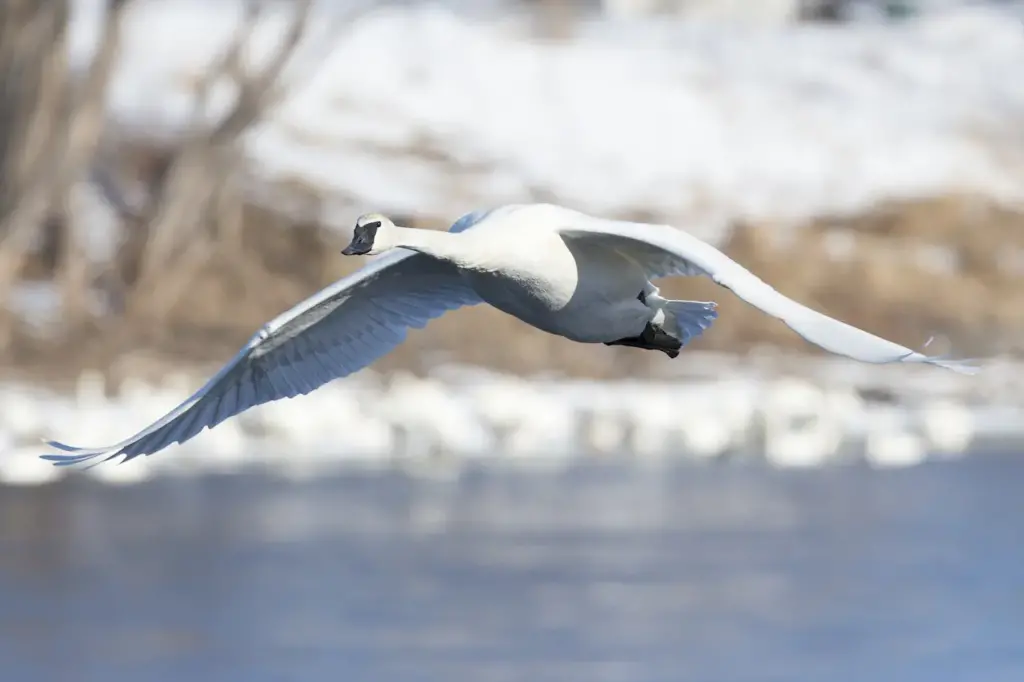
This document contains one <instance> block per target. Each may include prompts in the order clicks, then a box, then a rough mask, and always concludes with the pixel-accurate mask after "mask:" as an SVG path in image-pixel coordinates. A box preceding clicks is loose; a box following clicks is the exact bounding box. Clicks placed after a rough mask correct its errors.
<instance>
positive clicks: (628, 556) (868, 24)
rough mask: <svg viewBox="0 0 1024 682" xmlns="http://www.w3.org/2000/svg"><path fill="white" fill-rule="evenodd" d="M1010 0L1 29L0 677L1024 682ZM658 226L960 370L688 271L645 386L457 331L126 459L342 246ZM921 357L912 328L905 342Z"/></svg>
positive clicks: (334, 274)
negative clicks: (117, 458) (66, 457)
mask: <svg viewBox="0 0 1024 682" xmlns="http://www.w3.org/2000/svg"><path fill="white" fill-rule="evenodd" d="M1022 19H1024V2H1017V1H1015V0H1002V1H997V0H989V1H987V2H985V1H982V0H977V1H974V2H968V1H966V0H447V1H435V2H426V1H415V0H408V1H406V2H401V3H396V2H390V3H386V2H373V1H371V0H317V1H316V2H309V1H307V0H290V1H285V0H281V1H280V2H269V1H264V2H241V1H239V0H5V2H4V3H3V5H2V7H0V82H2V89H3V90H2V91H3V96H2V97H0V175H2V180H0V296H2V303H3V305H0V371H2V375H0V669H2V670H3V673H2V675H0V677H2V678H3V679H4V680H5V681H6V680H11V681H12V682H21V681H33V682H34V681H35V680H47V681H49V680H68V681H74V682H78V681H86V680H103V681H104V682H121V681H127V680H131V681H132V682H142V681H147V680H153V681H155V682H164V681H167V682H170V681H172V680H173V681H177V680H180V679H182V678H184V677H189V678H195V679H217V680H246V682H255V681H260V680H268V681H269V680H290V679H319V678H323V677H330V678H336V677H341V678H343V679H349V680H375V681H380V682H391V681H396V682H398V681H403V682H404V681H407V680H408V681H420V680H422V681H430V682H433V681H435V680H436V681H443V682H455V681H460V680H473V681H474V682H484V681H495V682H498V681H504V680H510V681H511V680H529V681H531V682H545V681H548V680H550V681H552V682H555V681H558V682H562V681H565V682H574V681H576V680H579V681H586V682H603V681H609V682H612V681H615V682H617V681H620V680H621V681H623V682H654V681H666V682H686V681H689V680H718V681H722V682H733V681H735V682H747V681H749V682H767V681H780V682H802V681H805V680H806V681H815V682H817V681H819V680H825V679H827V680H840V681H847V680H848V681H850V682H861V681H862V680H865V679H880V680H899V681H900V682H918V681H920V682H925V681H927V682H946V681H949V682H953V681H959V680H985V682H1001V681H1004V680H1005V681H1008V682H1009V681H1013V682H1017V681H1019V680H1021V679H1024V545H1022V543H1021V538H1022V537H1024V536H1022V535H1021V530H1020V521H1019V520H1020V519H1021V518H1024V495H1022V494H1021V493H1022V491H1024V459H1022V457H1021V456H1020V455H1021V451H1022V448H1021V444H1022V443H1024V388H1022V386H1024V365H1022V364H1021V362H1020V356H1021V351H1022V350H1024V281H1022V277H1024V204H1022V198H1024V132H1022V131H1024V80H1022V79H1021V77H1020V75H1019V74H1020V72H1021V65H1022V64H1024V23H1022ZM524 201H525V202H534V201H552V202H557V203H561V204H565V205H569V206H572V207H574V208H578V209H582V210H584V211H588V212H591V213H594V214H599V215H603V216H610V217H622V218H629V219H639V220H645V221H658V222H667V223H671V224H672V225H675V226H677V227H679V228H681V229H685V230H687V231H689V232H691V233H693V234H695V235H697V236H699V237H701V238H703V239H706V240H708V241H710V242H712V243H714V244H715V245H717V246H718V247H719V248H721V249H723V250H724V251H726V252H727V253H728V254H730V255H731V256H733V257H734V258H736V259H737V260H739V261H740V262H741V263H742V264H744V265H746V266H747V267H749V268H750V269H752V270H753V271H754V272H755V273H756V274H758V275H759V276H761V277H762V278H764V279H766V280H767V281H768V282H770V283H771V284H773V285H774V286H775V287H776V288H778V289H779V290H781V291H782V292H783V293H785V294H787V295H790V296H792V297H794V298H797V299H798V300H800V301H802V302H804V303H807V304H809V305H812V306H814V307H816V308H818V309H821V310H823V311H825V312H828V313H830V314H832V315H835V316H837V317H840V318H842V319H844V320H846V321H848V322H851V323H853V324H856V325H859V326H862V327H864V328H867V329H869V330H871V331H873V332H876V333H879V334H882V335H884V336H887V337H888V338H891V339H893V340H896V341H899V342H901V343H903V344H905V345H908V346H911V347H913V348H921V347H923V346H924V345H925V344H926V343H928V349H929V352H931V353H949V354H953V355H956V356H961V357H962V356H967V357H978V358H981V359H982V361H983V365H984V369H983V371H982V373H981V374H980V375H978V376H974V377H965V376H961V375H956V374H953V373H950V372H944V371H942V370H939V369H937V368H934V367H909V366H907V367H903V366H883V367H876V366H869V365H858V364H853V363H848V362H845V361H840V360H838V359H836V358H834V357H831V356H827V355H824V354H822V353H820V352H817V351H816V349H812V348H810V347H809V346H807V344H805V343H804V342H803V341H802V340H801V339H799V338H798V337H796V336H795V335H794V334H793V333H792V332H790V331H789V330H788V329H787V328H786V327H784V326H783V325H782V324H781V323H778V322H776V321H775V320H773V319H770V318H768V317H766V316H765V315H763V314H761V313H760V312H758V311H757V310H754V309H752V308H750V307H748V306H746V305H744V304H742V303H739V302H738V301H737V300H736V299H735V298H734V297H733V296H732V295H731V294H730V293H729V292H727V291H725V290H724V289H719V288H717V287H716V286H715V285H714V284H713V283H711V282H708V281H682V280H681V281H676V282H672V283H666V285H665V287H664V288H665V289H666V290H667V291H668V292H669V293H671V294H674V295H676V297H682V298H691V299H700V300H716V301H719V302H720V304H721V308H720V312H721V316H720V318H719V319H718V320H717V321H716V323H715V325H714V326H713V327H712V328H711V329H710V330H709V331H708V332H706V333H705V334H704V335H703V337H701V338H700V339H698V340H697V341H696V342H695V343H693V344H692V346H691V347H689V348H688V349H687V350H686V351H685V352H684V353H683V354H682V355H680V357H679V358H678V359H676V360H671V361H670V360H668V359H667V358H666V357H664V356H662V355H661V354H656V353H648V352H642V351H637V350H634V349H629V348H621V347H619V348H609V347H604V346H593V347H591V346H581V345H578V344H571V343H569V342H566V341H564V340H561V339H557V338H554V337H550V336H547V335H545V334H543V333H541V332H538V331H535V330H532V329H528V328H526V327H525V326H524V325H522V324H520V323H518V322H517V321H515V320H512V319H510V318H507V317H505V316H503V315H502V314H500V313H498V312H496V311H494V310H491V309H486V308H483V307H480V308H479V309H477V308H473V309H468V310H460V311H456V312H455V313H451V314H449V315H448V316H446V317H444V318H442V319H440V320H438V321H436V322H434V323H432V324H431V325H430V326H429V327H428V328H426V329H424V330H419V331H415V332H412V333H410V335H409V339H408V341H407V342H406V343H405V344H404V345H403V346H402V347H401V348H399V349H398V351H397V352H395V353H394V354H392V355H390V356H388V357H387V358H385V359H384V360H383V361H381V362H379V363H378V364H377V365H375V366H374V367H372V368H370V369H368V370H365V371H363V372H360V373H359V374H357V375H355V376H353V377H350V378H347V379H345V380H344V381H339V382H336V383H334V384H331V385H328V386H326V387H324V388H323V389H321V390H319V391H317V392H316V393H313V394H311V395H309V396H305V397H302V398H298V399H295V400H288V401H283V402H281V403H274V404H270V405H266V406H262V407H260V408H256V409H253V410H251V411H249V412H247V413H245V414H243V415H242V416H240V417H239V418H236V419H234V420H232V421H229V422H227V423H224V424H221V425H220V426H218V427H217V428H216V429H214V430H212V431H208V432H204V433H203V434H201V435H200V436H198V437H196V438H195V439H193V440H192V441H189V442H188V443H186V444H185V445H183V446H172V447H171V448H168V449H167V450H166V451H164V452H161V453H159V454H158V455H156V456H154V457H148V458H139V459H137V460H133V461H132V462H130V463H127V464H124V465H116V466H115V465H113V464H108V465H103V466H100V467H97V468H95V469H91V470H88V471H84V472H71V473H68V472H67V471H66V470H60V469H55V468H53V467H51V466H50V465H49V464H47V463H45V462H42V461H41V460H39V459H38V456H39V455H41V454H45V453H46V452H47V451H46V450H45V448H43V446H42V445H40V443H39V439H40V437H42V436H48V437H56V438H60V439H62V440H66V441H68V442H71V443H76V444H82V445H101V444H103V443H110V442H115V441H118V440H120V439H122V438H124V437H126V436H128V435H130V434H131V433H134V432H135V431H136V430H138V429H139V428H141V427H143V426H145V425H146V424H148V423H150V422H151V421H152V420H154V419H155V418H157V417H159V416H160V415H162V414H163V413H164V412H166V411H167V410H169V409H170V408H172V407H173V406H175V405H177V404H178V403H179V402H180V401H182V400H183V399H185V398H186V397H187V396H188V395H189V394H190V393H191V392H192V391H193V390H194V389H195V388H197V387H198V386H199V385H201V383H202V382H203V381H204V380H205V379H206V378H207V377H208V376H209V375H210V374H211V373H212V372H214V371H215V370H216V369H217V367H219V366H220V364H221V363H223V362H225V361H226V360H227V359H228V358H230V357H231V356H232V355H233V354H234V353H235V351H236V350H237V348H238V347H239V346H240V345H241V344H242V343H244V342H245V341H246V340H247V339H248V338H249V336H250V335H251V334H252V333H253V332H254V331H255V330H256V329H257V328H258V327H259V326H260V325H262V324H263V323H264V322H265V321H267V320H269V319H270V318H272V317H274V316H276V315H277V314H278V313H280V312H282V311H283V310H285V309H286V308H288V307H290V306H292V305H294V304H295V303H297V302H298V301H300V300H302V299H303V298H304V297H306V296H308V295H309V294H311V293H313V292H314V291H316V290H318V289H319V288H321V287H322V286H324V285H325V284H327V283H328V282H331V281H333V280H334V279H337V278H338V277H340V276H343V275H344V274H346V273H348V272H351V271H352V270H354V269H355V268H357V267H359V266H361V265H362V264H363V259H352V258H348V259H346V258H342V257H341V256H340V255H339V253H338V251H339V250H340V249H341V248H342V247H343V246H344V245H345V244H347V243H348V239H349V236H350V227H351V225H352V224H353V222H354V220H355V218H356V216H358V215H359V214H360V213H363V212H365V211H370V210H373V211H381V212H384V213H386V214H388V215H390V216H392V217H394V218H395V219H396V221H397V222H401V223H404V224H409V225H415V226H419V227H424V228H435V229H445V228H446V227H447V226H448V225H449V224H450V223H451V222H453V221H454V220H455V219H456V218H458V217H459V216H461V215H462V214H464V213H466V212H468V211H470V210H474V209H477V208H485V207H490V206H495V205H500V204H504V203H510V202H524ZM929 340H930V342H929Z"/></svg>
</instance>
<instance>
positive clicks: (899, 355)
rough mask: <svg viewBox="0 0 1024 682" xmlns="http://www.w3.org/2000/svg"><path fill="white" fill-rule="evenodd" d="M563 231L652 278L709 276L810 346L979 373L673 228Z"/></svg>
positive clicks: (582, 224)
mask: <svg viewBox="0 0 1024 682" xmlns="http://www.w3.org/2000/svg"><path fill="white" fill-rule="evenodd" d="M559 231H560V233H561V234H562V235H563V236H565V237H568V238H570V239H587V240H602V241H605V242H606V243H607V244H608V245H609V247H611V248H618V249H623V250H626V251H627V252H628V253H629V254H630V255H631V256H632V257H634V258H635V259H636V260H637V261H638V262H640V263H642V264H643V265H644V266H645V267H647V268H648V272H650V273H651V276H652V278H657V277H665V276H671V275H706V276H708V277H710V278H711V279H712V280H714V281H715V282H716V283H717V284H719V285H721V286H723V287H725V288H727V289H730V290H731V291H732V292H733V293H735V294H736V295H737V296H738V297H739V298H741V299H743V300H744V301H746V302H747V303H749V304H751V305H753V306H754V307H756V308H759V309H760V310H762V311H764V312H765V313H767V314H769V315H771V316H772V317H775V318H778V319H779V320H781V321H782V322H784V323H785V324H786V325H788V326H789V327H790V329H792V330H793V331H795V332H796V333H797V334H799V335H800V336H802V337H803V338H804V339H806V340H807V341H810V342H811V343H813V344H815V345H817V346H820V347H821V348H824V349H825V350H827V351H830V352H832V353H835V354H837V355H844V356H846V357H850V358H853V359H855V360H860V361H862V362H869V363H875V364H885V363H892V362H911V363H928V364H932V365H938V366H940V367H945V368H947V369H951V370H954V371H957V372H960V373H963V374H975V373H977V371H978V367H977V366H975V365H973V364H971V363H970V362H969V361H967V360H954V359H949V358H946V357H939V356H929V355H923V354H921V353H918V352H916V351H913V350H911V349H910V348H906V347H905V346H901V345H899V344H897V343H893V342H892V341H888V340H886V339H883V338H881V337H879V336H875V335H874V334H871V333H869V332H866V331H864V330H863V329H859V328H857V327H854V326H852V325H849V324H847V323H845V322H842V321H840V320H837V319H835V318H832V317H829V316H827V315H824V314H823V313H820V312H818V311H816V310H813V309H811V308H808V307H807V306H805V305H802V304H800V303H797V302H796V301H794V300H793V299H791V298H788V297H786V296H784V295H783V294H781V293H779V292H778V291H776V290H775V289H774V288H772V287H771V286H770V285H768V284H767V283H766V282H764V281H763V280H761V279H759V278H758V277H756V276H755V275H754V274H753V273H751V272H750V271H749V270H747V269H746V268H744V267H743V266H742V265H740V264H739V263H737V262H736V261H734V260H732V259H731V258H729V257H728V256H726V255H725V254H724V253H722V252H721V251H719V250H718V249H716V248H715V247H713V246H712V245H710V244H708V243H707V242H704V241H701V240H700V239H697V238H696V237H694V236H693V235H690V234H687V233H686V232H684V231H682V230H679V229H676V228H673V227H670V226H668V225H648V224H644V223H634V222H628V221H619V220H603V219H598V218H592V217H590V216H586V215H584V214H581V213H579V214H575V218H574V219H571V220H568V221H566V226H565V227H563V228H561V229H560V230H559Z"/></svg>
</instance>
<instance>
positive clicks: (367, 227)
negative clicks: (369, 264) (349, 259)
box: [341, 220, 380, 256]
mask: <svg viewBox="0 0 1024 682" xmlns="http://www.w3.org/2000/svg"><path fill="white" fill-rule="evenodd" d="M379 227H380V221H379V220H374V221H373V222H372V223H366V224H364V225H356V227H355V229H354V230H352V241H351V243H349V245H348V246H346V247H345V248H344V249H342V250H341V255H343V256H363V255H365V254H367V253H370V251H371V250H372V249H373V240H374V238H376V236H377V228H379Z"/></svg>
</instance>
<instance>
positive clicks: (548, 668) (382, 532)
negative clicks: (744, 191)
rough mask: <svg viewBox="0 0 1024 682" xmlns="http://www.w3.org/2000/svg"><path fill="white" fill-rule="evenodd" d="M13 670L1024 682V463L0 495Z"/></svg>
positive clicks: (108, 676)
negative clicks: (893, 468) (894, 468)
mask: <svg viewBox="0 0 1024 682" xmlns="http://www.w3.org/2000/svg"><path fill="white" fill-rule="evenodd" d="M0 679H2V680H3V681H4V682H21V681H22V680H31V681H35V680H40V681H44V680H45V681H47V682H49V681H54V682H57V681H63V680H67V681H69V682H70V681H74V682H87V681H91V680H95V681H97V682H99V681H102V682H145V681H149V680H152V681H154V682H156V681H159V682H172V681H173V682H181V681H183V680H193V679H196V680H217V681H218V682H233V681H238V682H242V681H244V682H260V681H263V680H267V681H270V680H303V681H308V680H342V681H345V682H356V681H362V680H366V681H373V682H391V681H395V682H398V681H402V682H405V681H409V682H414V681H415V682H418V681H424V682H426V681H430V682H435V681H436V682H461V681H463V680H466V681H468V682H492V681H493V682H501V681H504V680H509V681H513V680H515V681H519V680H522V681H524V682H547V681H551V682H554V681H558V682H575V681H577V680H578V681H580V682H605V681H608V682H612V681H615V682H618V681H622V682H655V681H664V682H687V681H689V680H695V681H696V680H701V681H705V680H713V681H716V682H741V681H744V682H746V681H751V682H753V681H757V682H768V681H778V682H802V681H805V680H806V681H815V682H818V681H821V680H829V681H842V682H846V681H849V682H865V681H870V682H874V681H876V680H893V681H898V682H947V681H949V682H952V681H954V680H955V681H959V680H964V681H968V682H1002V681H1006V682H1020V681H1021V680H1024V458H1012V457H1005V458H997V457H975V458H970V459H967V460H966V461H961V462H957V463H946V464H931V465H927V466H924V467H919V468H915V469H910V470H905V471H892V472H870V471H867V470H861V469H856V468H849V469H834V470H822V471H810V472H788V473H787V472H781V473H780V472H770V471H764V470H759V469H755V468H753V467H752V466H746V465H745V466H736V467H721V468H715V467H708V468H695V467H686V466H676V467H674V468H672V467H670V468H662V469H656V468H648V469H645V468H642V467H639V466H637V465H626V464H614V463H608V464H600V465H598V464H595V465H590V466H586V467H576V468H574V469H571V470H568V471H564V472H547V473H538V472H532V473H531V472H522V471H520V472H515V471H510V470H505V471H497V470H481V471H471V472H468V473H466V474H464V475H463V476H462V477H461V478H458V479H454V480H424V479H418V478H413V477H409V476H404V475H402V474H399V473H391V474H383V473H377V474H370V473H365V474H350V475H345V476H338V477H334V478H332V479H330V480H318V481H313V482H302V483H300V482H288V481H280V480H274V479H271V478H263V477H258V476H245V477H242V476H239V477H219V478H205V479H186V478H167V479H163V480H159V481H155V482H152V483H149V484H146V485H142V486H136V487H124V488H118V487H106V486H102V485H100V484H95V483H92V482H89V481H87V480H75V481H70V482H65V483H62V484H59V485H55V486H51V487H46V488H36V489H4V488H0Z"/></svg>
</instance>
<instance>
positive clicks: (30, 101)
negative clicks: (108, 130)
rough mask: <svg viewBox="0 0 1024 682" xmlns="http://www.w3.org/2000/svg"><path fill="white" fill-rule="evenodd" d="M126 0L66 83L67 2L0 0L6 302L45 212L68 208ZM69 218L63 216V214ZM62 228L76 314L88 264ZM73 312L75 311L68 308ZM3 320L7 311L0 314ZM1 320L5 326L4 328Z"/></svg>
mask: <svg viewBox="0 0 1024 682" xmlns="http://www.w3.org/2000/svg"><path fill="white" fill-rule="evenodd" d="M128 4H129V2H127V0H108V2H107V3H106V8H105V20H104V24H103V30H102V33H101V35H100V40H99V44H98V47H97V53H96V55H95V57H94V58H93V61H92V63H91V64H90V65H89V68H88V70H87V72H86V73H85V76H84V78H82V79H81V80H80V81H79V82H74V80H73V79H72V77H71V73H70V68H69V65H68V62H67V42H66V39H67V30H68V20H69V6H68V0H6V2H5V3H4V5H3V8H2V9H0V83H2V90H3V92H4V96H3V98H2V99H0V173H2V185H0V295H2V296H3V301H2V302H3V303H6V302H7V297H9V296H10V294H11V291H12V287H13V285H14V282H15V280H16V278H17V276H18V273H19V271H20V269H21V267H22V264H23V262H24V259H25V257H26V254H27V253H28V251H29V249H30V248H31V246H32V244H33V242H34V241H36V240H37V239H38V237H39V236H40V235H41V231H42V226H43V223H44V221H45V220H46V219H47V218H48V217H49V216H50V214H51V212H53V211H54V209H55V208H56V209H58V210H59V209H60V208H61V207H64V206H66V205H67V202H68V196H69V193H70V191H71V188H72V186H73V185H74V183H75V182H76V181H77V180H79V179H80V178H81V177H82V175H83V174H84V173H85V171H86V168H87V166H88V164H89V163H90V161H91V159H92V155H93V152H94V150H95V147H96V144H97V142H98V140H99V138H100V134H101V132H102V127H103V121H104V105H105V93H106V89H107V83H108V81H109V79H110V74H111V71H112V68H113V64H114V61H115V59H116V57H117V54H118V48H119V46H120V25H121V17H122V15H123V12H124V10H125V8H126V7H127V6H128ZM63 222H64V224H65V225H66V226H67V225H70V224H71V221H66V220H65V221H63ZM76 234H77V232H76V231H75V230H72V229H66V230H65V234H64V239H63V240H62V243H63V244H64V249H63V250H64V253H63V254H62V255H61V261H62V264H63V265H64V266H65V267H64V268H62V270H63V271H64V273H65V276H64V277H63V278H62V279H63V285H64V289H65V293H66V294H68V298H67V299H66V300H65V304H66V305H69V306H70V307H71V308H72V310H73V311H75V312H80V311H81V308H82V305H83V301H84V299H83V298H82V297H83V295H84V292H85V283H86V282H85V280H86V278H87V277H88V269H87V266H86V264H85V262H84V261H83V259H80V258H76V257H75V255H74V254H75V252H76V251H77V250H78V242H79V240H78V239H77V237H76ZM73 314H74V313H73ZM4 317H6V315H5V316H4ZM7 326H8V325H7V324H4V327H5V328H6V327H7Z"/></svg>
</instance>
